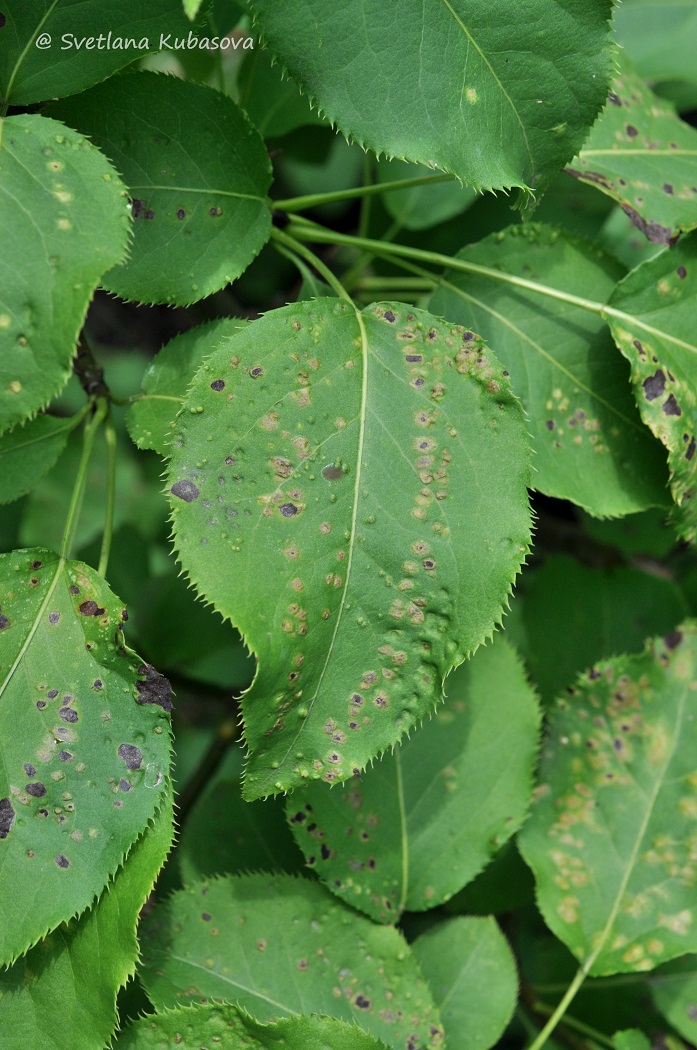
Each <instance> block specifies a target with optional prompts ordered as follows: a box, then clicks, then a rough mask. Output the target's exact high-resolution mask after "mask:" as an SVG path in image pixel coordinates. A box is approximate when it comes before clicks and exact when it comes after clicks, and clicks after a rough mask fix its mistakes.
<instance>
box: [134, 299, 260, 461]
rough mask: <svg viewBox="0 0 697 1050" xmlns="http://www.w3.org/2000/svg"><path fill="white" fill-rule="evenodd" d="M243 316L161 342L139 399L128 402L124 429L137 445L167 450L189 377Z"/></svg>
mask: <svg viewBox="0 0 697 1050" xmlns="http://www.w3.org/2000/svg"><path fill="white" fill-rule="evenodd" d="M245 324H246V322H245V321H243V320H236V319H233V318H226V317H225V318H221V319H220V320H217V321H211V322H209V324H205V325H199V326H197V327H196V328H192V329H190V330H189V331H188V332H182V334H181V335H177V336H175V337H174V339H171V340H170V341H169V343H167V345H166V346H163V347H162V349H161V350H160V352H159V353H158V354H157V356H156V357H155V358H154V360H153V361H152V362H151V363H150V365H149V366H148V368H147V371H146V372H145V375H144V376H143V384H142V391H143V396H142V398H141V400H139V401H136V402H135V404H133V405H131V407H130V409H129V412H128V417H127V422H128V432H129V434H130V435H131V437H132V439H133V441H134V443H135V444H136V445H137V446H138V448H151V449H154V450H155V452H159V454H160V455H161V456H166V455H167V454H168V449H167V442H168V440H169V438H170V436H171V433H172V428H173V426H174V418H175V416H176V414H177V413H178V412H179V410H180V409H181V407H182V405H183V403H184V398H185V396H186V390H187V387H188V385H189V383H190V381H191V377H192V376H193V375H194V373H195V372H196V371H197V370H198V368H199V365H201V363H202V362H203V359H204V358H205V357H207V355H208V354H210V353H211V351H212V350H214V349H215V348H216V347H217V346H218V344H219V343H220V342H221V341H222V339H223V338H224V337H225V336H228V335H234V333H235V332H237V331H238V330H239V329H240V328H243V327H244V325H245Z"/></svg>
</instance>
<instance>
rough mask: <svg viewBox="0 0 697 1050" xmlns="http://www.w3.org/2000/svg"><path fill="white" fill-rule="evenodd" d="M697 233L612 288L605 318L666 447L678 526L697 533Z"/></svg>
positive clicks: (687, 534)
mask: <svg viewBox="0 0 697 1050" xmlns="http://www.w3.org/2000/svg"><path fill="white" fill-rule="evenodd" d="M696 302H697V234H692V235H691V236H689V237H686V238H684V239H683V240H681V242H680V244H678V245H676V246H675V247H674V248H672V249H671V250H670V251H664V252H661V254H660V255H657V256H656V257H655V258H654V259H650V260H649V261H648V262H645V263H643V264H642V265H641V266H638V267H637V269H636V270H633V271H632V272H631V273H630V274H628V275H627V276H626V277H625V278H624V280H623V281H621V282H620V284H619V285H618V286H617V288H616V290H615V291H614V292H613V294H612V296H611V297H610V299H609V305H608V307H607V308H606V316H607V319H608V322H609V324H610V328H611V329H612V334H613V335H614V337H615V340H616V341H617V345H618V346H619V348H620V350H621V351H622V353H623V354H624V356H625V357H626V358H627V359H628V361H629V363H630V365H631V371H632V382H633V384H634V396H635V398H636V400H637V404H638V405H639V411H640V412H641V416H642V419H643V420H644V422H645V423H646V425H647V426H648V427H650V429H651V430H652V431H653V433H654V434H655V435H656V437H657V438H659V439H660V440H661V441H662V442H663V444H664V445H665V446H666V448H667V449H668V466H669V467H670V479H671V480H670V484H671V489H672V492H673V498H674V500H675V502H676V503H677V506H678V509H677V510H676V512H675V524H676V528H678V529H679V531H680V533H681V535H682V536H683V537H684V538H685V539H690V538H692V537H693V536H694V535H695V532H696V531H697V504H695V503H694V502H693V495H694V489H695V482H696V479H697V459H695V448H696V447H697V446H696V444H695V442H696V441H697V366H696V364H695V362H696V361H697V357H696V356H695V355H696V354H697V340H696V339H695V324H694V311H695V303H696Z"/></svg>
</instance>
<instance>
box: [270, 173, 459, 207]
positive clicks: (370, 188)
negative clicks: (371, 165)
mask: <svg viewBox="0 0 697 1050" xmlns="http://www.w3.org/2000/svg"><path fill="white" fill-rule="evenodd" d="M454 178H455V176H454V175H447V174H441V175H419V176H415V177H414V178H413V179H394V180H393V181H392V182H371V183H369V185H367V186H351V187H350V188H349V189H346V190H333V191H331V192H330V193H307V194H305V195H304V196H303V197H288V198H287V199H286V200H280V201H274V204H273V206H274V208H275V209H276V211H283V212H286V214H288V215H292V214H294V213H295V212H298V211H305V210H306V209H308V208H317V207H319V206H320V205H322V204H334V203H336V202H337V201H350V200H356V199H357V198H359V197H372V196H374V195H375V194H378V193H391V192H392V191H393V190H408V189H411V188H412V187H413V186H428V185H430V184H431V183H432V182H452V181H453V180H454Z"/></svg>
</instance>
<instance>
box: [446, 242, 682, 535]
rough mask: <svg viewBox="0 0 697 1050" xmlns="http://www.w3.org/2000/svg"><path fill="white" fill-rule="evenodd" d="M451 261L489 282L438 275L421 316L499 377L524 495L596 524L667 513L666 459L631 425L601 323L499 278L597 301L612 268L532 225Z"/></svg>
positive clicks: (584, 247) (607, 288)
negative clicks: (527, 448) (451, 331)
mask: <svg viewBox="0 0 697 1050" xmlns="http://www.w3.org/2000/svg"><path fill="white" fill-rule="evenodd" d="M457 258H458V259H462V260H464V261H465V262H466V263H470V264H472V265H473V267H475V268H476V267H486V269H487V270H488V273H482V272H479V273H477V272H474V273H462V272H459V273H458V272H456V271H454V270H450V271H446V273H445V275H444V276H443V278H442V279H441V281H440V282H439V284H440V286H439V287H438V288H437V289H436V291H435V292H434V294H433V295H432V297H431V300H430V303H429V308H430V309H431V310H432V311H433V312H434V313H436V314H440V315H442V316H443V317H447V318H448V319H449V320H452V321H457V322H458V323H459V324H464V325H469V326H471V327H473V328H474V329H475V331H477V332H479V333H480V334H481V335H482V336H483V338H484V339H486V340H487V342H488V343H489V345H490V346H492V347H493V349H494V350H495V352H496V354H497V356H498V357H499V359H500V360H501V362H502V363H503V365H504V367H505V368H506V369H508V371H509V372H510V374H511V382H512V384H513V390H514V391H515V393H516V394H517V395H518V397H520V399H521V401H522V402H523V405H524V406H525V409H526V411H527V413H528V426H529V428H530V433H531V437H532V441H533V448H534V450H535V458H534V465H535V472H534V474H533V485H534V487H535V488H536V489H538V490H539V491H540V492H544V493H545V494H546V495H548V496H555V497H556V498H557V499H568V500H573V502H574V503H577V504H578V505H579V506H581V507H583V508H584V509H585V510H587V511H589V512H590V513H591V514H595V515H597V516H598V517H618V516H620V515H623V514H631V513H633V512H636V511H639V510H644V509H645V508H647V507H651V506H661V505H663V506H666V505H667V504H669V502H670V495H669V493H668V492H667V491H666V482H667V476H666V474H667V472H666V466H665V453H664V452H663V449H662V448H661V446H660V445H659V444H658V442H657V441H655V440H653V439H652V437H651V435H650V434H649V433H648V432H647V430H646V427H644V426H643V425H642V422H641V419H640V418H639V413H638V412H637V409H636V406H635V405H634V404H633V403H632V402H633V398H632V391H631V388H630V386H629V381H628V380H629V374H628V369H627V366H626V364H625V362H624V361H623V360H622V357H621V355H620V354H618V353H617V352H616V350H615V348H614V347H613V345H612V338H611V336H610V335H609V333H608V330H607V326H606V325H605V324H604V323H603V320H602V318H601V317H599V316H598V315H597V314H596V313H591V312H589V311H588V310H584V309H583V308H582V307H580V306H577V305H575V304H574V303H573V302H567V301H564V299H563V298H560V299H553V298H551V297H548V296H546V295H545V296H542V295H540V294H538V293H537V292H536V291H535V290H534V288H532V287H530V288H520V287H517V286H514V285H511V284H507V283H506V282H505V280H500V279H499V275H500V274H502V275H503V276H504V277H505V276H507V275H511V276H513V277H519V278H523V279H527V280H529V281H531V282H532V281H534V282H539V284H541V285H545V286H546V287H549V288H552V289H554V290H555V291H558V292H561V293H569V294H571V295H574V296H580V297H582V298H585V299H589V300H593V301H596V302H598V303H604V302H605V301H606V300H607V298H608V296H609V295H610V294H611V293H612V290H613V289H614V287H615V285H616V283H617V281H618V280H619V279H620V277H621V276H622V273H623V271H622V269H621V267H620V266H618V264H617V263H616V262H615V261H614V260H612V259H611V258H609V256H607V255H605V254H604V253H603V252H601V251H599V250H598V249H597V248H596V247H595V246H593V245H591V244H589V243H587V242H586V241H583V240H581V238H579V237H573V236H572V235H571V234H568V233H565V232H563V231H562V230H558V229H555V228H554V227H551V226H545V225H541V224H538V223H530V224H528V225H525V226H512V227H510V228H509V229H508V230H505V231H502V232H500V233H495V234H492V235H490V236H489V237H486V238H485V239H484V240H482V241H480V242H479V243H478V244H475V245H471V246H468V247H466V248H463V249H462V251H460V252H459V253H458V255H457Z"/></svg>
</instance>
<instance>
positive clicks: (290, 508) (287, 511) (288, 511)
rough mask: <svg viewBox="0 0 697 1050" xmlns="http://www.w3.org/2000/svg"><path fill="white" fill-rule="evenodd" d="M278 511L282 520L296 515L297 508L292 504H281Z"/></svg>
mask: <svg viewBox="0 0 697 1050" xmlns="http://www.w3.org/2000/svg"><path fill="white" fill-rule="evenodd" d="M279 510H280V512H281V514H282V515H283V517H284V518H292V517H293V515H294V514H297V513H298V508H297V507H296V506H295V504H294V503H282V504H281V506H280V507H279Z"/></svg>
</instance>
